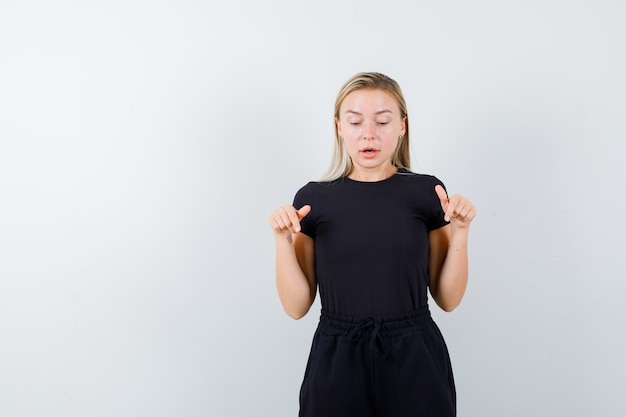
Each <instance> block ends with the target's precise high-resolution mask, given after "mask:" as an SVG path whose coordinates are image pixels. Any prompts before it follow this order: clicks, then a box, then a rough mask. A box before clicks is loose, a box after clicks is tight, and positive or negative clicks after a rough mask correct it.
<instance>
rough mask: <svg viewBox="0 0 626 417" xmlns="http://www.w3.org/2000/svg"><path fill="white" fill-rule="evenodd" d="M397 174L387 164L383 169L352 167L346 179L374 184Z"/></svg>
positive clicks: (394, 169)
mask: <svg viewBox="0 0 626 417" xmlns="http://www.w3.org/2000/svg"><path fill="white" fill-rule="evenodd" d="M396 172H398V168H396V167H395V166H393V165H391V164H389V165H386V166H384V167H376V168H367V169H366V168H362V167H357V166H353V167H352V170H351V171H350V173H349V174H348V178H350V179H352V180H356V181H363V182H375V181H382V180H386V179H387V178H389V177H391V176H393V175H394V174H395V173H396Z"/></svg>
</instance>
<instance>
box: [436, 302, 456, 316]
mask: <svg viewBox="0 0 626 417" xmlns="http://www.w3.org/2000/svg"><path fill="white" fill-rule="evenodd" d="M459 304H461V301H460V300H459V301H455V302H450V301H448V302H445V301H443V300H439V301H438V302H437V305H438V306H439V308H441V309H442V310H443V311H445V312H446V313H452V312H453V311H454V310H456V308H457V307H458V306H459Z"/></svg>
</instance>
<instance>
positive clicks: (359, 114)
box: [343, 109, 393, 116]
mask: <svg viewBox="0 0 626 417" xmlns="http://www.w3.org/2000/svg"><path fill="white" fill-rule="evenodd" d="M348 113H350V114H356V115H357V116H363V114H361V113H359V112H358V111H355V110H346V111H345V112H344V113H343V114H348ZM383 113H393V112H392V111H391V110H388V109H385V110H380V111H377V112H376V113H374V114H383Z"/></svg>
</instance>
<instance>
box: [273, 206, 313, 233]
mask: <svg viewBox="0 0 626 417" xmlns="http://www.w3.org/2000/svg"><path fill="white" fill-rule="evenodd" d="M310 212H311V206H309V205H306V206H302V208H301V209H300V210H296V209H295V207H293V206H283V207H279V208H277V209H276V210H274V211H273V212H272V214H270V218H269V223H270V226H271V227H272V229H273V230H274V233H284V232H285V231H289V232H290V233H292V234H296V233H300V230H301V229H300V220H302V219H303V218H304V217H305V216H306V215H307V214H309V213H310Z"/></svg>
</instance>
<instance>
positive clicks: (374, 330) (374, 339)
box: [350, 317, 387, 358]
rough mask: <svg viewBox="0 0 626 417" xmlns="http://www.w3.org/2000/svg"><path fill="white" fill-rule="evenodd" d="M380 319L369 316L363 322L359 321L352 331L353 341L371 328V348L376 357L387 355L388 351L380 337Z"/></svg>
mask: <svg viewBox="0 0 626 417" xmlns="http://www.w3.org/2000/svg"><path fill="white" fill-rule="evenodd" d="M380 326H381V321H380V319H375V318H373V317H368V318H366V319H364V320H362V321H361V322H359V323H358V324H357V325H356V326H355V327H354V328H353V329H352V331H351V332H350V338H351V339H352V340H353V341H356V340H358V339H359V338H360V337H361V336H362V335H363V332H366V331H367V330H369V329H371V332H370V350H371V351H372V353H373V354H374V356H375V357H377V358H380V357H383V356H385V355H386V354H387V353H386V352H385V351H384V349H383V345H382V340H381V338H380V334H379V332H380Z"/></svg>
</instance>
